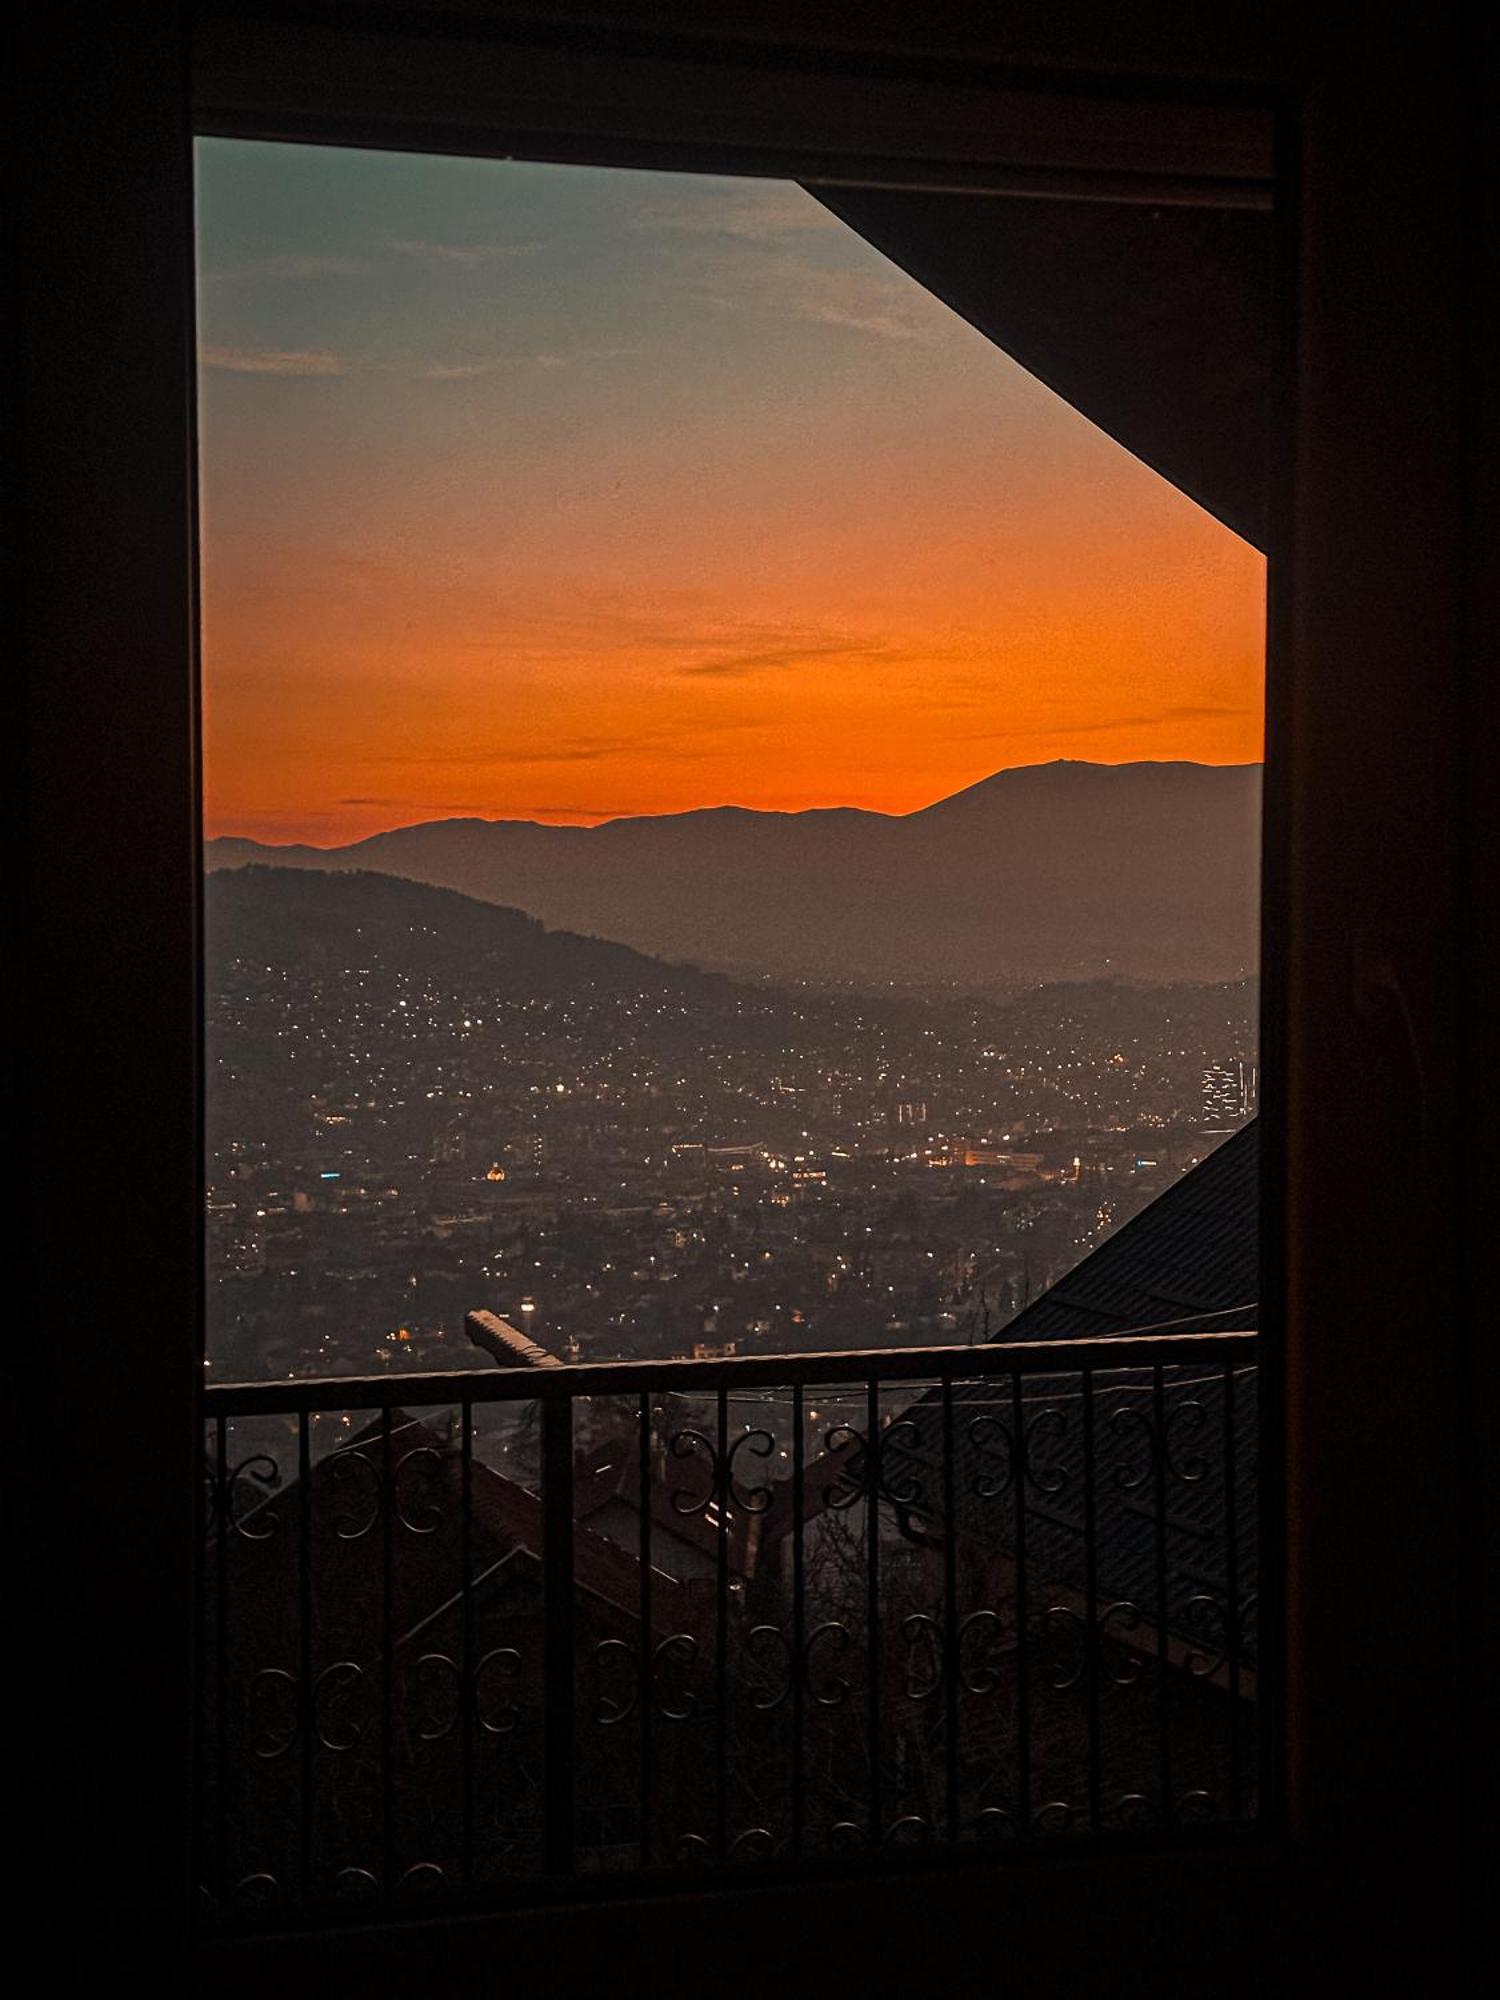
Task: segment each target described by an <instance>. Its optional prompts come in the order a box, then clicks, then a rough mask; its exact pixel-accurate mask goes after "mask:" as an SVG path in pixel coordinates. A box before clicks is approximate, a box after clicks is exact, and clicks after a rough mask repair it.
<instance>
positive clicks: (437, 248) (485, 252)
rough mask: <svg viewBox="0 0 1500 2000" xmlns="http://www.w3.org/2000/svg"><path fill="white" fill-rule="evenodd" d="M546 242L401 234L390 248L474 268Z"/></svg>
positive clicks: (531, 252)
mask: <svg viewBox="0 0 1500 2000" xmlns="http://www.w3.org/2000/svg"><path fill="white" fill-rule="evenodd" d="M545 247H546V246H545V245H544V244H541V243H424V242H421V241H419V240H417V239H414V238H410V237H399V238H397V239H396V240H395V241H394V242H393V243H392V244H391V248H392V249H393V250H394V251H395V252H396V253H397V254H398V256H402V257H424V258H427V259H428V260H429V261H430V262H432V263H435V264H455V265H457V266H458V268H459V269H460V270H464V271H475V270H479V269H480V268H481V267H482V266H484V265H485V264H500V263H504V262H505V261H507V260H508V259H509V258H512V257H534V256H535V255H536V253H537V252H538V251H539V250H542V249H544V248H545Z"/></svg>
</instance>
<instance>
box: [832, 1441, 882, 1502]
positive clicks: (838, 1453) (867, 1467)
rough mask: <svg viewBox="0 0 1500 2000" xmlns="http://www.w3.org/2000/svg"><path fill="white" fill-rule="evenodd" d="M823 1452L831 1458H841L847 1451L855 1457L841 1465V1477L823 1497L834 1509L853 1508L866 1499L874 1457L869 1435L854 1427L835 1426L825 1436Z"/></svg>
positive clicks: (839, 1469) (839, 1470)
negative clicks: (856, 1503) (866, 1437)
mask: <svg viewBox="0 0 1500 2000" xmlns="http://www.w3.org/2000/svg"><path fill="white" fill-rule="evenodd" d="M823 1449H824V1451H825V1452H826V1453H827V1455H828V1457H829V1458H831V1459H833V1458H841V1457H842V1455H843V1454H844V1453H845V1452H849V1453H851V1454H854V1456H853V1458H852V1460H851V1462H849V1463H845V1464H841V1465H840V1466H839V1468H838V1472H839V1476H838V1478H837V1479H835V1480H834V1481H833V1482H832V1484H831V1485H828V1486H825V1487H824V1488H823V1498H824V1499H825V1500H826V1501H827V1503H828V1505H829V1506H830V1507H838V1508H843V1507H852V1506H853V1505H854V1503H855V1501H856V1500H862V1499H863V1498H864V1496H865V1493H866V1491H867V1490H868V1488H869V1485H870V1473H871V1454H870V1450H869V1446H868V1444H867V1443H866V1441H865V1434H864V1432H863V1431H859V1430H856V1429H855V1428H854V1426H853V1424H835V1425H834V1426H833V1428H832V1429H831V1430H830V1431H828V1432H826V1433H825V1434H824V1438H823Z"/></svg>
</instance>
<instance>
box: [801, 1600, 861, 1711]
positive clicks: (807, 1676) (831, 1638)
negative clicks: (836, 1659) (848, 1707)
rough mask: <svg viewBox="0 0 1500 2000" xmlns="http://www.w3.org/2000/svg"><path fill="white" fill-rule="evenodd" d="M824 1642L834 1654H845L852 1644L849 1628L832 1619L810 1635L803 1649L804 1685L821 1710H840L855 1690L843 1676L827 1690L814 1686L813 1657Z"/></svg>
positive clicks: (829, 1684) (838, 1677)
mask: <svg viewBox="0 0 1500 2000" xmlns="http://www.w3.org/2000/svg"><path fill="white" fill-rule="evenodd" d="M824 1642H827V1644H828V1645H830V1646H831V1647H832V1649H833V1651H834V1652H836V1653H842V1652H844V1651H845V1650H846V1649H847V1648H848V1646H849V1645H850V1643H851V1642H850V1638H849V1628H848V1626H847V1625H844V1624H841V1623H840V1621H839V1620H838V1619H836V1618H831V1619H829V1620H828V1622H827V1623H826V1624H823V1625H819V1626H817V1627H816V1628H815V1629H814V1630H813V1631H811V1632H809V1633H808V1635H807V1642H806V1644H805V1645H804V1646H803V1648H802V1673H803V1685H804V1686H805V1687H806V1689H807V1692H808V1693H809V1694H810V1695H811V1696H812V1698H813V1700H814V1701H815V1702H816V1703H817V1704H818V1706H819V1708H838V1707H839V1706H841V1704H842V1703H844V1702H846V1701H847V1700H848V1699H849V1697H850V1695H851V1694H852V1693H853V1692H854V1689H853V1688H852V1686H851V1685H850V1683H849V1682H848V1681H846V1680H845V1679H844V1677H843V1675H842V1674H836V1675H835V1676H834V1677H833V1679H832V1680H831V1681H830V1682H829V1683H828V1686H827V1688H826V1689H821V1690H820V1689H819V1688H818V1687H817V1686H815V1685H814V1681H813V1656H814V1655H815V1654H816V1652H817V1650H818V1647H819V1646H820V1645H822V1644H824Z"/></svg>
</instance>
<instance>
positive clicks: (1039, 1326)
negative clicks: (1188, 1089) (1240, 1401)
mask: <svg viewBox="0 0 1500 2000" xmlns="http://www.w3.org/2000/svg"><path fill="white" fill-rule="evenodd" d="M1259 1173H1260V1138H1259V1121H1258V1120H1257V1119H1253V1118H1252V1119H1251V1120H1250V1121H1249V1123H1248V1124H1246V1125H1243V1126H1241V1128H1240V1130H1239V1131H1238V1132H1236V1133H1235V1134H1234V1135H1233V1136H1232V1137H1231V1138H1228V1139H1226V1140H1225V1141H1224V1142H1223V1144H1222V1145H1220V1146H1218V1147H1216V1148H1215V1149H1214V1151H1213V1152H1212V1153H1210V1154H1209V1156H1208V1158H1207V1159H1206V1160H1204V1161H1203V1162H1202V1164H1201V1165H1200V1166H1197V1167H1194V1168H1193V1170H1192V1171H1191V1173H1186V1174H1183V1175H1182V1177H1181V1178H1180V1179H1179V1180H1177V1181H1175V1182H1174V1183H1173V1184H1172V1186H1171V1187H1169V1188H1168V1189H1167V1191H1166V1193H1165V1194H1161V1195H1158V1196H1157V1198H1156V1200H1155V1201H1153V1202H1151V1203H1150V1204H1149V1206H1147V1207H1146V1208H1143V1209H1142V1210H1141V1212H1140V1214H1139V1215H1137V1216H1133V1217H1132V1218H1131V1220H1130V1221H1129V1222H1127V1223H1124V1224H1123V1225H1122V1226H1121V1227H1120V1228H1119V1229H1117V1230H1116V1231H1115V1232H1114V1234H1113V1235H1111V1236H1107V1237H1106V1238H1105V1239H1104V1241H1103V1242H1102V1243H1101V1244H1100V1245H1099V1247H1098V1249H1097V1250H1093V1251H1091V1252H1090V1253H1089V1255H1088V1256H1087V1257H1085V1258H1084V1260H1083V1262H1082V1263H1081V1264H1079V1265H1077V1266H1076V1267H1075V1268H1074V1269H1073V1270H1072V1271H1070V1272H1069V1273H1068V1275H1067V1277H1065V1278H1061V1279H1059V1280H1058V1282H1057V1283H1056V1284H1055V1285H1052V1286H1050V1287H1049V1288H1048V1290H1047V1291H1045V1292H1043V1294H1042V1295H1041V1297H1040V1298H1039V1299H1034V1300H1033V1301H1032V1303H1031V1304H1030V1305H1029V1306H1027V1307H1026V1308H1025V1309H1024V1310H1023V1311H1022V1312H1020V1313H1018V1314H1017V1316H1016V1317H1015V1318H1014V1319H1013V1320H1011V1321H1010V1322H1009V1323H1008V1324H1007V1325H1006V1326H1005V1327H1004V1328H1003V1329H1002V1330H1001V1331H1000V1332H999V1333H998V1334H996V1335H995V1336H994V1337H995V1339H997V1340H1049V1339H1064V1338H1066V1337H1068V1336H1069V1335H1073V1336H1075V1337H1076V1336H1078V1335H1085V1334H1094V1335H1099V1334H1118V1333H1127V1332H1131V1333H1135V1332H1142V1331H1146V1330H1148V1329H1157V1328H1160V1329H1161V1330H1162V1331H1166V1330H1167V1329H1168V1328H1170V1330H1171V1331H1172V1332H1173V1333H1211V1332H1213V1331H1215V1330H1216V1329H1222V1330H1224V1331H1229V1330H1230V1329H1235V1330H1244V1329H1246V1328H1251V1327H1254V1326H1256V1325H1258V1324H1259V1321H1258V1318H1257V1311H1258V1299H1259V1292H1260V1243H1259V1232H1258V1230H1257V1228H1256V1214H1257V1205H1258V1192H1259Z"/></svg>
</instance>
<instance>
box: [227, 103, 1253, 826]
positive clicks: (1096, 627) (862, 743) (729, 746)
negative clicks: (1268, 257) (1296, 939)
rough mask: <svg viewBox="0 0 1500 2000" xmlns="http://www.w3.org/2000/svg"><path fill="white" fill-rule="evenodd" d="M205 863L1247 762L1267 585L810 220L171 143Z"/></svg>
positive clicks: (722, 185) (752, 202)
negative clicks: (200, 636) (1043, 771)
mask: <svg viewBox="0 0 1500 2000" xmlns="http://www.w3.org/2000/svg"><path fill="white" fill-rule="evenodd" d="M200 215H201V224H200V239H201V245H202V263H203V283H202V299H203V304H202V344H203V353H204V368H203V373H202V385H203V391H202V393H203V407H202V435H203V567H204V667H205V675H204V677H205V795H206V826H207V831H208V832H209V834H211V835H212V834H218V833H228V832H233V833H247V834H253V835H255V836H257V837H258V838H262V839H268V840H304V839H305V840H310V841H313V842H316V843H318V844H329V843H333V842H336V841H341V840H347V839H351V838H358V837H359V836H361V835H363V834H366V833H370V832H373V831H376V830H378V829H379V828H381V827H387V826H394V825H401V824H405V823H409V822H411V821H414V820H420V819H429V818H440V817H446V816H451V815H453V814H460V813H462V814H469V813H472V814H480V815H483V816H486V817H498V816H508V817H520V818H545V819H558V820H596V819H600V818H608V817H612V816H614V815H616V814H620V813H638V812H664V811H676V810H681V809H683V808H686V807H690V806H696V805H705V804H724V803H735V804H741V805H753V806H764V807H778V808H799V807H804V806H811V805H829V804H855V805H863V806H870V807H875V808H878V809H880V810H884V811H892V812H905V811H910V810H912V809H914V808H917V807H920V806H923V805H926V804H928V803H930V802H931V801H932V800H933V799H935V798H939V797H942V796H944V795H945V794H947V793H949V792H952V791H956V790H958V789H960V788H961V787H962V786H964V785H966V784H970V783H972V782H974V781H975V780H976V779H978V778H981V777H983V776H985V775H987V774H988V773H990V772H991V771H994V770H998V769H1000V768H1002V767H1004V766H1007V765H1015V764H1029V763H1036V762H1040V761H1043V760H1045V759H1048V758H1052V757H1075V758H1088V759H1092V760H1095V761H1099V762H1108V763H1116V762H1123V761H1126V760H1130V759H1134V758H1171V757H1188V758H1194V759H1199V760H1202V761H1204V762H1210V763H1239V762H1247V761H1252V760H1255V759H1257V758H1259V756H1260V754H1261V690H1262V659H1263V643H1264V641H1263V593H1264V563H1263V561H1262V559H1261V557H1260V556H1259V555H1258V554H1256V553H1255V552H1254V551H1253V550H1251V549H1249V548H1248V547H1246V545H1245V544H1243V543H1242V542H1240V541H1238V540H1237V539H1236V537H1235V536H1233V535H1232V534H1230V533H1229V531H1228V530H1227V529H1225V528H1223V527H1221V526H1220V525H1219V524H1218V523H1217V522H1215V521H1213V520H1212V519H1210V518H1209V517H1208V516H1206V515H1204V514H1203V513H1202V512H1200V511H1199V510H1198V509H1197V508H1196V507H1194V506H1193V505H1192V503H1191V502H1189V501H1187V500H1186V499H1184V498H1183V497H1182V496H1181V495H1180V494H1178V493H1176V492H1175V491H1174V490H1173V489H1172V488H1170V487H1169V486H1167V485H1166V484H1165V482H1163V481H1162V480H1160V479H1158V478H1157V477H1156V476H1155V475H1154V474H1153V473H1151V472H1149V471H1147V470H1146V469H1145V468H1144V467H1142V466H1141V465H1139V464H1138V463H1137V462H1136V461H1135V460H1133V459H1132V458H1130V456H1129V455H1128V454H1127V453H1125V452H1124V451H1122V450H1121V449H1120V448H1119V447H1117V446H1116V445H1114V444H1113V443H1112V442H1111V441H1110V440H1109V439H1107V438H1105V437H1104V436H1103V435H1102V434H1101V433H1100V432H1098V431H1097V430H1095V429H1094V428H1093V427H1092V426H1091V425H1090V424H1088V423H1086V422H1085V421H1084V420H1083V419H1082V418H1081V417H1079V416H1078V415H1077V414H1076V413H1075V412H1073V411H1071V410H1070V409H1068V408H1067V406H1066V405H1065V404H1062V403H1061V402H1059V401H1058V400H1057V399H1056V398H1055V397H1053V396H1052V395H1051V394H1050V392H1049V391H1047V390H1045V389H1043V388H1042V387H1041V386H1040V385H1039V384H1037V383H1035V382H1034V381H1033V380H1032V379H1031V378H1030V377H1028V376H1026V375H1025V374H1024V373H1023V371H1021V370H1020V369H1019V368H1017V367H1016V366H1015V364H1014V363H1012V362H1010V361H1009V360H1008V358H1007V357H1005V356H1004V355H1003V354H1001V353H999V352H998V351H997V350H996V349H995V348H993V347H992V346H991V345H990V344H989V343H988V342H987V341H985V340H984V339H983V338H982V337H981V336H980V335H978V334H976V333H975V332H974V331H973V330H972V329H971V328H969V327H967V326H966V325H964V324H963V323H962V322H961V321H959V320H958V319H957V318H956V317H955V316H954V315H953V314H951V313H950V312H949V311H948V309H947V308H946V307H944V306H942V305H941V304H939V303H938V302H937V301H936V300H934V299H932V298H931V297H929V296H928V295H927V294H925V293H923V292H922V291H921V290H920V288H918V287H917V286H916V285H914V284H913V283H912V282H911V281H910V280H908V279H906V278H905V277H904V276H903V275H902V274H901V273H899V272H896V271H894V270H893V269H892V267H890V266H889V265H887V264H886V263H885V262H884V261H883V260H882V259H881V258H880V257H879V256H878V255H877V254H876V253H875V252H874V251H872V250H871V249H869V247H868V246H866V245H864V244H863V243H862V242H861V241H860V240H859V239H858V238H857V237H855V236H853V235H852V233H850V232H848V231H847V230H845V229H844V228H843V227H842V225H839V224H837V223H835V222H833V221H832V219H831V218H829V217H827V216H826V214H825V213H824V212H823V211H822V210H821V209H819V208H818V207H817V205H816V204H815V203H814V202H812V200H811V198H810V197H808V196H806V195H804V194H802V193H801V192H800V191H799V190H797V189H795V188H781V187H777V186H773V185H763V184H756V183H743V182H730V181H705V180H701V179H697V178H694V179H692V180H689V181H685V180H683V179H682V178H681V177H674V176H665V175H656V174H650V175H648V174H607V173H601V172H596V171H593V170H584V169H574V168H539V167H523V166H517V165H514V164H505V163H491V162H473V161H451V160H443V161H438V160H433V161H426V160H423V161H411V160H403V159H397V158H396V157H395V156H388V155H379V154H338V153H332V152H329V151H325V150H321V149H312V148H307V149H304V148H297V147H267V146H247V145H237V144H230V143H228V142H214V143H212V144H209V145H205V146H204V147H203V148H202V149H201V152H200Z"/></svg>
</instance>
